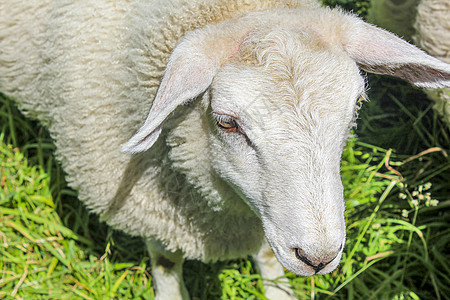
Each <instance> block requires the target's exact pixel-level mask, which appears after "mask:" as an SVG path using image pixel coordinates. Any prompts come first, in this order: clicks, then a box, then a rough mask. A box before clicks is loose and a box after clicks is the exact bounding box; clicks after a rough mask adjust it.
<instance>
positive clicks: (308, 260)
mask: <svg viewBox="0 0 450 300" xmlns="http://www.w3.org/2000/svg"><path fill="white" fill-rule="evenodd" d="M341 249H342V245H341V247H339V250H337V251H336V252H333V253H330V254H328V255H326V256H325V258H322V259H317V258H313V257H312V256H310V255H308V254H306V253H305V251H303V250H302V249H301V248H294V252H295V256H296V257H297V258H298V259H299V260H301V261H302V262H303V263H305V264H306V265H308V266H310V267H311V268H312V269H313V270H314V272H316V274H317V273H318V272H319V271H320V270H322V269H323V268H325V267H326V266H327V265H328V264H329V263H331V262H332V261H333V260H334V259H335V258H336V256H338V254H339V252H340V251H341Z"/></svg>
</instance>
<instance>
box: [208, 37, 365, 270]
mask: <svg viewBox="0 0 450 300" xmlns="http://www.w3.org/2000/svg"><path fill="white" fill-rule="evenodd" d="M275 36H276V38H273V39H272V38H270V34H269V35H268V37H265V38H260V39H259V42H258V45H256V47H255V45H253V46H252V47H253V48H252V49H253V52H252V55H253V58H251V59H249V56H245V57H244V56H243V55H242V56H240V57H239V58H238V59H235V60H233V61H231V62H229V63H228V64H226V65H225V66H223V67H222V68H221V70H220V71H219V72H218V74H217V75H216V77H215V79H214V81H213V84H212V86H211V88H210V90H209V92H208V95H209V101H210V108H211V115H212V117H211V119H212V121H213V122H211V123H212V125H211V130H210V141H211V144H210V151H211V156H212V160H213V161H212V165H213V167H214V168H215V171H216V172H217V173H218V174H219V175H220V176H221V177H222V178H223V179H224V180H226V181H227V182H229V183H230V185H231V186H233V187H234V188H235V189H236V190H237V191H238V193H239V194H241V195H242V197H243V199H244V200H245V201H246V202H247V203H248V205H249V206H250V207H251V208H252V209H253V210H254V212H255V213H256V214H257V215H258V216H259V217H260V218H261V220H262V223H263V226H264V230H265V234H266V237H267V239H268V241H269V243H270V245H271V246H272V248H273V250H274V252H275V254H276V256H277V258H278V260H279V261H280V262H281V263H282V264H283V265H284V267H286V268H287V269H288V270H290V271H292V272H294V273H297V274H300V275H313V274H316V273H317V274H325V273H328V272H330V271H332V270H333V269H335V268H336V266H337V265H338V263H339V261H340V257H341V254H342V249H343V245H344V241H345V220H344V206H345V205H344V197H343V187H342V183H341V179H340V158H341V154H342V150H343V147H344V144H345V141H346V139H347V136H348V133H349V129H350V127H351V125H352V121H353V118H354V115H355V103H356V101H357V99H358V97H359V96H360V95H361V94H362V93H363V87H364V81H363V79H362V77H361V75H360V74H359V70H358V68H357V66H356V64H355V63H354V62H353V61H352V60H351V59H349V58H348V57H347V56H346V55H345V54H344V53H343V52H341V50H339V49H333V48H327V47H319V46H318V45H314V47H312V46H311V45H310V42H304V41H300V40H299V39H298V38H296V39H294V38H291V35H290V34H289V33H286V32H278V33H277V34H276V35H275ZM307 43H308V44H307ZM261 44H263V45H261ZM312 48H313V49H312ZM318 48H320V49H318ZM242 51H248V49H242ZM247 54H248V52H247V53H246V55H247Z"/></svg>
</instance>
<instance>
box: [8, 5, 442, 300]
mask: <svg viewBox="0 0 450 300" xmlns="http://www.w3.org/2000/svg"><path fill="white" fill-rule="evenodd" d="M352 3H353V4H352ZM357 3H358V5H356V6H355V5H354V2H351V1H349V2H345V3H343V4H344V5H348V6H350V7H353V8H354V9H355V7H356V9H355V10H359V11H360V12H361V13H362V14H364V12H365V10H366V6H367V3H365V2H357ZM330 4H333V3H330ZM341 4H342V3H341ZM352 5H353V6H352ZM368 80H369V85H370V86H371V89H370V90H369V98H370V101H368V102H366V103H364V105H363V107H362V109H361V110H360V113H359V114H360V120H359V122H358V127H357V129H355V132H354V135H355V137H354V138H352V139H350V141H349V142H348V145H347V147H346V150H345V152H344V155H343V161H342V172H341V173H342V180H343V183H344V186H345V196H346V199H347V211H346V221H347V242H346V245H345V249H344V254H343V258H342V262H341V264H340V266H339V267H338V269H337V270H335V271H334V272H333V273H331V274H327V275H322V276H313V277H309V278H303V277H299V276H296V275H294V274H291V273H288V277H289V280H290V283H291V285H292V288H293V290H294V292H295V293H296V295H297V296H298V297H299V298H300V299H328V298H331V299H335V298H336V299H362V298H367V299H448V298H449V295H450V265H449V258H450V257H449V251H448V249H449V244H450V243H449V242H450V227H449V222H450V221H449V220H450V217H449V207H450V195H449V190H450V186H449V178H450V161H449V157H448V154H447V153H448V151H449V145H450V143H449V131H448V127H447V126H446V125H444V124H442V122H441V121H440V119H439V117H438V116H437V115H436V114H435V113H434V111H433V110H432V109H431V105H432V104H431V103H430V102H429V101H428V100H427V99H426V97H425V96H424V94H423V93H422V92H421V91H420V90H418V89H415V88H412V87H410V86H409V85H407V84H405V83H404V82H402V81H400V80H396V79H392V78H386V77H379V76H369V78H368ZM0 141H1V144H0V172H1V173H0V298H1V299H3V298H5V299H6V298H8V299H9V298H11V299H13V298H17V299H40V298H43V299H153V298H154V292H153V288H152V286H151V283H152V278H151V275H149V271H150V270H149V269H148V266H149V261H148V256H147V254H146V251H145V248H144V245H143V243H142V242H141V241H140V240H139V239H136V238H132V237H129V236H127V235H125V234H123V233H120V232H115V231H113V230H112V229H110V228H109V227H107V226H106V225H104V224H102V223H101V222H99V220H98V218H97V217H96V216H94V215H90V214H89V212H87V211H86V210H85V209H84V208H83V206H82V204H81V203H80V202H79V201H78V200H77V199H76V191H73V190H71V189H69V188H68V187H67V186H66V183H65V181H64V173H63V171H62V170H61V168H60V167H59V166H58V164H57V162H56V160H55V158H54V156H53V152H54V145H53V143H52V140H51V138H50V136H49V134H48V132H47V131H46V130H45V129H44V128H43V127H42V126H40V125H39V124H38V123H36V122H34V121H31V120H30V119H27V118H25V117H24V116H23V115H22V114H21V113H20V112H19V111H18V110H17V109H16V108H15V105H14V103H13V101H12V100H11V99H8V98H7V97H4V96H1V95H0ZM184 276H185V280H186V284H187V287H188V290H189V291H190V293H191V295H192V296H193V297H194V298H195V297H196V298H198V299H264V296H263V284H262V283H263V279H262V278H261V277H260V275H259V274H257V273H256V272H255V268H254V263H253V261H252V260H251V259H242V260H234V261H225V262H218V263H215V264H203V263H200V262H195V261H188V262H186V263H185V266H184Z"/></svg>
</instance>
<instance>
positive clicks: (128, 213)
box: [0, 0, 450, 299]
mask: <svg viewBox="0 0 450 300" xmlns="http://www.w3.org/2000/svg"><path fill="white" fill-rule="evenodd" d="M358 66H359V67H360V68H362V69H365V70H368V71H371V72H377V73H383V74H390V75H394V76H398V77H401V78H404V79H407V80H409V81H410V82H412V83H414V84H416V85H418V86H425V87H433V88H436V87H443V86H449V84H450V66H449V65H447V64H444V63H442V62H440V61H439V60H437V59H434V58H432V57H430V56H427V55H426V54H425V53H423V52H422V51H420V50H418V49H417V48H415V47H414V46H412V45H410V44H408V43H406V42H404V41H403V40H401V39H399V38H397V37H395V36H394V35H392V34H390V33H388V32H386V31H383V30H381V29H377V28H375V27H373V26H371V25H369V24H367V23H364V22H363V21H362V20H360V19H358V18H357V17H354V16H352V15H350V14H347V13H344V12H342V11H340V10H331V9H328V8H321V7H320V6H319V5H318V4H317V3H316V2H313V1H292V0H286V1H283V0H274V1H263V0H260V1H258V0H251V1H249V0H247V1H245V0H242V1H239V0H237V1H225V0H214V1H210V0H197V1H187V0H173V1H170V2H168V1H151V2H149V1H139V0H136V1H106V0H105V1H90V2H80V1H68V0H67V1H50V0H47V1H21V2H14V1H12V2H11V1H7V0H3V1H2V2H1V5H0V90H1V91H2V92H4V93H7V94H9V95H11V96H13V97H14V98H15V99H17V102H18V104H19V106H20V108H21V109H22V110H23V111H25V112H26V113H28V114H29V115H31V116H35V117H37V118H38V119H39V120H41V121H42V122H43V123H44V124H46V125H47V126H48V128H49V130H50V132H51V134H52V136H53V138H54V139H55V143H56V146H57V155H58V158H59V160H60V161H61V163H62V165H63V167H64V170H65V171H66V172H67V180H68V182H69V184H70V186H72V187H73V188H75V189H76V190H78V192H79V198H80V199H81V200H83V201H84V203H85V204H86V206H87V207H88V208H89V209H91V210H92V211H93V212H95V213H98V214H99V215H100V216H101V217H102V219H103V220H105V221H106V222H107V223H108V224H109V225H111V226H112V227H114V228H117V229H121V230H123V231H125V232H127V233H129V234H132V235H136V236H142V237H143V238H144V239H145V240H146V241H147V245H148V249H149V252H150V256H151V263H152V274H153V276H154V281H155V283H156V288H157V291H158V297H159V298H160V299H177V298H184V299H186V298H188V297H189V296H188V294H187V291H186V288H185V286H184V283H183V280H182V275H181V266H182V262H183V259H184V258H187V259H200V260H203V261H205V262H211V261H216V260H224V259H230V258H238V257H245V256H247V255H249V254H256V261H257V263H258V264H259V267H260V269H261V274H262V276H263V277H265V278H269V279H270V278H276V277H278V276H282V274H283V268H282V267H281V265H279V264H278V263H276V260H275V258H274V257H273V256H270V255H268V253H270V250H268V248H267V247H264V245H265V238H266V239H267V241H268V243H269V244H270V246H271V248H272V249H273V252H274V253H275V256H276V257H277V258H278V260H279V262H280V263H281V264H282V265H283V266H284V267H285V268H286V269H288V270H289V271H292V272H294V273H296V274H300V275H304V276H309V275H314V274H325V273H328V272H330V271H332V270H333V269H335V268H336V267H337V265H338V263H339V260H340V258H341V255H342V250H343V247H344V242H345V224H344V198H343V187H342V183H341V180H340V174H339V167H340V157H341V153H342V150H343V147H344V144H345V142H346V139H347V136H348V133H349V129H350V128H351V126H352V125H353V122H354V117H355V106H356V101H357V99H358V98H359V97H360V96H361V95H362V94H363V93H364V78H363V77H362V76H361V74H360V71H359V68H358ZM183 104H184V105H183ZM150 108H151V109H150ZM149 109H150V112H149V114H148V116H147V112H148V110H149ZM146 116H147V117H146ZM144 120H145V123H144V125H143V127H142V128H141V129H140V130H139V131H138V132H137V133H136V135H134V136H133V137H132V138H131V139H130V140H129V138H130V137H131V135H132V134H133V133H134V132H135V131H136V130H137V129H138V128H139V127H140V125H141V124H142V122H143V121H144ZM127 140H129V141H128V142H127ZM124 144H125V146H123V145H124ZM122 147H123V149H122ZM121 149H122V150H123V152H121ZM124 152H125V153H124ZM130 153H133V154H132V155H130ZM259 249H261V250H260V251H259ZM258 251H259V252H258ZM288 293H289V291H287V292H286V293H285V292H284V291H282V290H279V289H272V288H268V289H267V290H266V294H267V295H268V296H269V297H274V298H276V297H279V298H283V297H286V298H287V297H290V296H288Z"/></svg>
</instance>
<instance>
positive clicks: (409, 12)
mask: <svg viewBox="0 0 450 300" xmlns="http://www.w3.org/2000/svg"><path fill="white" fill-rule="evenodd" d="M449 12H450V1H447V0H433V1H418V0H405V1H391V0H372V1H371V9H370V11H369V21H371V22H373V23H375V24H377V25H380V26H381V27H383V28H386V29H388V30H390V31H392V32H394V33H396V34H398V35H399V36H402V37H404V38H406V39H408V40H413V41H414V43H415V44H416V45H417V46H419V47H420V48H421V49H423V50H425V51H426V52H427V53H428V54H430V55H432V56H434V57H436V58H438V59H439V60H442V61H444V62H446V63H450V17H449ZM425 92H426V93H427V95H428V98H430V99H431V100H433V101H434V109H435V110H436V111H437V112H438V113H439V114H440V115H441V116H442V118H443V120H444V122H445V123H446V124H447V125H449V126H450V90H449V89H432V90H431V89H428V90H425Z"/></svg>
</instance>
